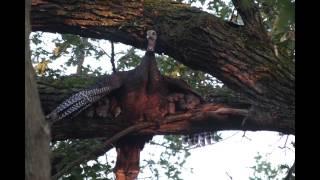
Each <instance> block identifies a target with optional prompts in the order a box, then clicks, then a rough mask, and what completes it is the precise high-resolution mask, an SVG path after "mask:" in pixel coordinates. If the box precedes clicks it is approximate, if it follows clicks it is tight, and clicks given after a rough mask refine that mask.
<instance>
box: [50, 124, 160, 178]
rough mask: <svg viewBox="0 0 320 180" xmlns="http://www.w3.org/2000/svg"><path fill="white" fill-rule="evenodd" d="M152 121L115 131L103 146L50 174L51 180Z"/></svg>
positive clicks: (104, 150)
mask: <svg viewBox="0 0 320 180" xmlns="http://www.w3.org/2000/svg"><path fill="white" fill-rule="evenodd" d="M153 125H154V123H143V124H136V125H133V126H130V127H128V128H127V129H125V130H123V131H120V132H119V133H117V134H116V135H114V136H112V137H111V138H110V139H108V140H106V141H105V142H104V144H103V146H101V147H97V148H96V149H94V150H92V151H91V152H89V153H87V154H86V155H84V156H81V157H80V158H78V159H76V160H75V161H73V162H71V163H69V164H68V165H66V166H65V167H64V168H63V169H61V170H60V171H59V172H58V173H56V174H55V175H54V176H52V178H51V179H52V180H56V179H58V178H59V177H61V176H62V175H63V174H65V173H66V172H68V171H69V170H70V169H71V168H73V167H74V166H76V165H79V164H81V163H82V162H84V161H86V160H90V159H92V158H95V157H96V156H97V155H100V154H102V153H104V152H106V151H108V150H109V149H110V148H112V143H114V142H116V141H117V140H118V139H120V138H121V137H123V136H125V135H127V134H129V133H132V132H135V131H138V130H140V129H144V128H146V127H150V126H153Z"/></svg>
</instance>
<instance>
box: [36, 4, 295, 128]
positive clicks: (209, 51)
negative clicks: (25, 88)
mask: <svg viewBox="0 0 320 180" xmlns="http://www.w3.org/2000/svg"><path fill="white" fill-rule="evenodd" d="M119 9H120V10H119ZM121 9H126V11H123V10H121ZM84 12H85V13H84ZM239 12H240V11H239ZM250 15H251V14H249V15H248V16H250ZM249 19H250V18H248V21H249ZM32 28H33V30H41V31H46V32H60V33H72V34H79V35H81V36H85V37H93V38H106V39H109V40H112V41H115V42H122V43H125V44H129V45H132V46H135V47H137V48H144V47H145V43H146V42H145V35H144V33H145V31H146V30H147V29H151V28H152V29H155V30H156V31H157V32H159V40H158V43H157V47H156V51H157V52H159V53H165V54H168V55H169V56H171V57H173V58H175V59H176V60H178V61H180V62H182V63H183V64H185V65H187V66H189V67H191V68H193V69H197V70H201V71H204V72H207V73H210V74H211V75H213V76H215V77H217V78H218V79H219V80H221V81H222V82H223V83H225V84H226V85H227V86H228V87H230V88H231V89H233V90H235V91H237V92H242V93H243V94H244V95H245V96H246V97H247V98H248V99H249V100H250V103H251V104H252V105H253V106H254V107H256V108H255V110H254V111H253V112H256V113H252V115H254V116H257V117H256V119H259V118H261V117H260V116H261V115H265V116H268V117H269V118H271V119H272V120H270V121H273V122H277V123H278V124H279V125H281V126H284V124H286V125H287V126H290V127H289V128H290V129H295V90H294V88H295V70H294V66H295V65H294V62H293V61H292V60H291V59H286V58H284V57H277V56H276V55H275V54H274V50H273V47H270V46H269V45H268V44H269V42H267V40H266V39H265V38H263V37H262V36H263V35H261V37H256V36H257V34H259V33H256V34H253V33H252V32H251V31H250V30H249V29H248V28H246V27H242V26H237V27H234V26H232V25H230V24H229V23H228V22H226V21H223V20H221V19H218V18H217V17H215V16H213V15H211V14H208V13H206V12H202V11H200V10H199V9H196V8H193V7H190V6H188V5H185V4H180V3H177V2H173V1H167V0H163V1H161V3H159V1H153V0H146V1H129V0H127V1H75V2H71V1H61V0H49V1H43V2H42V3H36V2H34V3H33V6H32ZM290 131H291V130H290Z"/></svg>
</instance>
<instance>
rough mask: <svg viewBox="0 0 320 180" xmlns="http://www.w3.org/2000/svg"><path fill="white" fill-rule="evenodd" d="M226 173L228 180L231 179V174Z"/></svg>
mask: <svg viewBox="0 0 320 180" xmlns="http://www.w3.org/2000/svg"><path fill="white" fill-rule="evenodd" d="M226 175H227V176H228V177H229V178H230V180H232V179H233V178H232V176H231V175H230V174H229V173H228V172H226Z"/></svg>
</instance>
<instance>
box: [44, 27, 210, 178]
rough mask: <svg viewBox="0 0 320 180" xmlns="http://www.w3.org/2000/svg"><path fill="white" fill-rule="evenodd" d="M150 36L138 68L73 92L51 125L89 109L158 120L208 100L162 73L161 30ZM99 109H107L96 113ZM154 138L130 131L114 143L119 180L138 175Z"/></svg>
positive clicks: (126, 118) (130, 118)
mask: <svg viewBox="0 0 320 180" xmlns="http://www.w3.org/2000/svg"><path fill="white" fill-rule="evenodd" d="M146 37H147V42H148V45H147V50H146V53H145V55H144V57H143V58H142V61H141V63H140V64H139V65H138V66H137V67H136V68H135V69H133V70H130V71H124V72H116V73H114V74H112V75H106V76H103V77H102V79H101V80H99V82H98V83H97V84H96V85H95V86H93V87H90V88H87V89H85V90H83V91H80V92H78V93H76V94H74V95H72V96H71V97H70V98H68V99H66V100H65V101H63V102H62V103H61V104H60V105H58V106H57V107H56V108H55V109H54V110H53V111H52V112H51V113H50V114H49V115H47V119H48V120H49V121H50V122H51V124H53V123H57V122H58V121H59V120H71V119H73V118H76V117H77V116H78V115H79V113H84V114H87V111H86V109H88V108H89V109H92V110H93V112H94V113H93V114H94V115H93V116H97V117H102V118H105V117H106V116H102V115H101V114H114V116H113V117H114V119H115V120H117V121H119V122H125V124H128V123H129V124H137V123H139V122H143V121H152V122H156V123H157V122H160V121H161V120H162V119H164V118H165V117H166V116H168V115H172V114H176V113H184V112H187V111H191V110H192V109H194V108H196V107H197V106H198V105H201V103H203V102H204V100H203V99H202V97H201V96H200V95H199V94H198V93H197V92H195V91H194V90H192V88H191V87H190V86H189V85H188V84H187V83H186V82H184V81H182V80H179V79H174V78H170V77H166V76H162V75H161V73H160V71H159V69H158V67H157V62H156V59H155V49H156V40H157V33H156V32H155V31H154V30H149V31H147V35H146ZM105 101H108V102H110V103H109V105H108V106H102V105H100V104H101V103H102V102H105ZM98 110H99V112H101V111H104V112H103V113H96V112H97V111H98ZM90 111H91V110H90ZM90 111H88V112H90ZM88 114H90V113H88ZM188 137H189V136H188ZM196 137H198V136H196ZM201 137H202V136H201ZM203 137H204V138H205V139H206V141H207V142H209V140H211V139H210V138H208V137H211V136H208V137H206V136H203ZM150 139H152V135H139V136H137V135H132V134H127V135H126V136H124V137H122V138H121V139H120V140H119V141H117V142H116V143H114V146H115V147H116V149H117V162H116V166H115V174H116V176H117V179H118V180H122V179H123V180H131V179H135V178H136V177H137V176H138V173H139V157H140V155H139V154H140V151H141V150H142V149H143V147H144V144H145V143H146V142H147V141H149V140H150ZM193 142H195V140H194V141H193ZM199 143H203V140H202V139H201V140H200V142H199ZM129 174H130V176H129Z"/></svg>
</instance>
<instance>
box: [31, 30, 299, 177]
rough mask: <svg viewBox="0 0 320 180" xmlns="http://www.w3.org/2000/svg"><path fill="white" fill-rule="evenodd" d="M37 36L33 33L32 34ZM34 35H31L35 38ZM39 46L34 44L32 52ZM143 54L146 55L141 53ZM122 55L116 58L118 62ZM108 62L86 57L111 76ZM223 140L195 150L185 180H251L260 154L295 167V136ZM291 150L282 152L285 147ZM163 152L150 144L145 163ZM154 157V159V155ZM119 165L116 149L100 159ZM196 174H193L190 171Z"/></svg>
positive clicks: (227, 135) (232, 135) (48, 45)
mask: <svg viewBox="0 0 320 180" xmlns="http://www.w3.org/2000/svg"><path fill="white" fill-rule="evenodd" d="M32 34H33V33H32ZM32 34H31V35H32ZM44 34H45V36H44V37H45V38H44V40H45V43H44V45H43V47H44V48H45V49H47V50H48V51H49V52H50V51H52V50H53V49H54V44H53V43H52V42H51V40H52V39H53V38H56V37H58V35H57V34H53V33H44ZM101 46H102V47H103V48H104V50H105V51H106V52H110V43H108V41H104V40H102V41H101ZM129 47H130V46H127V45H123V44H120V43H117V44H115V52H116V53H117V52H125V51H126V49H128V48H129ZM34 48H35V46H34V45H32V44H31V49H34ZM141 53H143V51H141ZM119 56H120V55H116V57H115V59H117V58H119ZM102 59H104V60H105V61H104V60H100V61H97V60H95V59H94V58H93V57H86V59H85V62H84V66H86V65H88V64H89V65H90V66H91V67H92V68H93V69H95V68H97V67H101V68H102V71H103V72H111V65H110V62H109V61H108V58H107V57H106V56H105V57H102ZM65 60H66V58H59V59H57V60H55V61H54V62H52V63H49V65H48V66H49V68H51V69H61V67H60V65H62V64H63V63H64V62H65ZM75 72H76V67H70V68H68V69H67V70H66V71H65V74H72V73H75ZM221 135H222V137H223V140H222V141H221V142H218V143H216V144H213V145H208V146H205V147H200V148H196V149H192V150H191V151H190V152H191V156H190V157H189V158H188V160H187V162H186V164H185V166H184V170H183V171H182V175H181V177H182V179H184V180H196V179H206V180H207V179H208V180H209V179H215V180H230V177H229V176H231V177H232V178H233V180H247V179H249V176H250V175H252V173H253V171H252V169H251V168H250V167H252V166H253V165H255V164H256V162H255V159H254V157H255V156H256V155H257V153H258V152H259V153H260V154H261V155H262V156H263V158H264V159H265V160H267V161H269V162H271V163H272V165H274V166H277V165H280V164H287V165H289V166H291V165H292V164H293V162H294V159H295V150H294V148H293V147H292V145H291V142H294V141H295V137H294V136H292V135H291V136H279V133H277V132H267V131H259V132H250V131H248V132H246V133H245V137H244V136H243V135H244V132H243V131H223V132H221ZM161 138H162V137H161V136H156V137H154V140H156V141H159V140H161ZM285 145H286V146H287V147H290V148H279V147H283V146H285ZM161 152H162V151H161V148H159V147H158V146H155V145H149V144H147V145H146V146H145V148H144V150H143V151H142V152H141V161H143V159H148V158H150V157H152V156H154V157H159V156H160V153H161ZM150 153H152V155H150ZM106 158H107V159H108V161H112V160H114V161H115V158H116V153H115V150H114V149H112V150H111V151H109V152H108V153H107V157H101V158H99V159H100V160H101V161H105V160H106ZM172 163H174V162H172ZM191 168H192V169H193V173H190V169H191ZM148 173H150V172H148V171H145V172H144V173H140V174H139V178H141V179H143V178H145V177H148V176H149V174H148ZM166 179H167V178H166V177H161V178H160V180H166Z"/></svg>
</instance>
